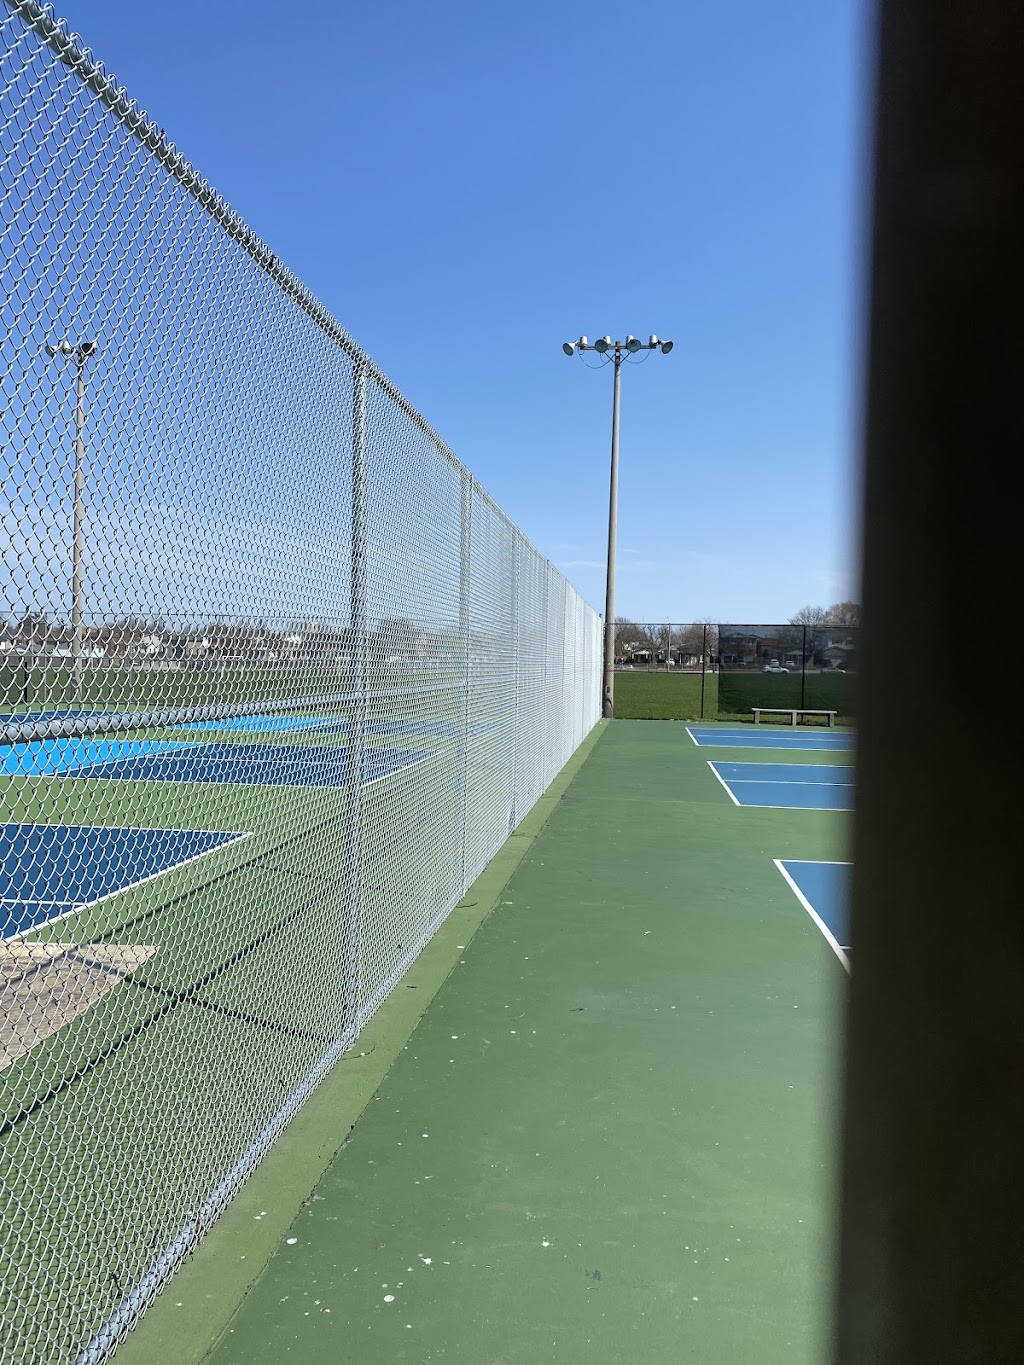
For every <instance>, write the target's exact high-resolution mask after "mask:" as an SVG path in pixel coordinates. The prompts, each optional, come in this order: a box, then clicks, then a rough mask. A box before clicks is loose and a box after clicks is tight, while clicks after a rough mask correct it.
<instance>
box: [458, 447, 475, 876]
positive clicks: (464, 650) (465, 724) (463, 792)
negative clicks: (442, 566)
mask: <svg viewBox="0 0 1024 1365" xmlns="http://www.w3.org/2000/svg"><path fill="white" fill-rule="evenodd" d="M472 531H473V488H472V485H471V483H470V481H469V476H468V475H466V474H463V476H462V506H461V511H460V517H459V669H460V672H461V677H460V686H461V691H462V718H461V722H460V725H459V745H458V756H457V760H456V762H457V767H458V777H457V781H458V786H459V792H458V802H457V805H456V810H457V811H458V821H459V828H458V830H457V832H456V837H457V838H458V840H459V845H460V848H461V854H460V871H459V888H460V892H461V891H465V889H466V838H467V834H468V830H467V825H468V823H469V803H468V799H467V787H468V780H469V772H468V766H469V685H470V672H471V668H472V661H471V651H470V640H469V634H470V611H469V580H470V572H469V571H470V562H469V560H470V554H471V551H472Z"/></svg>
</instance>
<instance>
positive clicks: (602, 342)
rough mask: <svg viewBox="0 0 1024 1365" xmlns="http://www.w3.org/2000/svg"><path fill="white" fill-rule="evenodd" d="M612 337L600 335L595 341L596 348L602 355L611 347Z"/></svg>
mask: <svg viewBox="0 0 1024 1365" xmlns="http://www.w3.org/2000/svg"><path fill="white" fill-rule="evenodd" d="M611 344H612V339H611V337H598V338H597V340H596V341H595V342H594V350H595V351H597V352H598V353H599V354H600V355H605V354H606V353H607V352H608V351H609V350H610V349H611Z"/></svg>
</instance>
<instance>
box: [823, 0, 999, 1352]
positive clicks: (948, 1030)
mask: <svg viewBox="0 0 1024 1365" xmlns="http://www.w3.org/2000/svg"><path fill="white" fill-rule="evenodd" d="M1022 12H1024V11H1022V6H1021V5H1019V4H1012V3H1007V2H1006V0H949V2H948V3H944V4H936V3H934V0H913V2H911V0H882V3H881V5H880V10H879V19H880V23H879V27H878V43H879V49H878V73H877V81H878V88H877V92H876V95H877V106H876V108H877V131H876V136H877V146H876V162H875V167H874V202H873V242H872V260H871V272H872V278H871V306H870V325H869V329H868V331H869V338H868V340H869V364H868V394H867V414H866V469H865V482H864V527H865V530H864V546H863V548H864V560H863V575H864V577H863V608H864V624H863V628H862V632H861V634H862V639H861V646H862V648H861V651H860V658H859V663H858V674H857V677H858V682H859V685H860V690H859V696H858V701H857V714H858V728H859V739H858V756H857V810H856V815H855V820H854V841H853V842H854V847H853V859H854V874H853V926H852V942H853V971H852V977H851V982H850V997H849V1014H848V1044H847V1061H846V1075H845V1095H844V1107H845V1115H844V1136H843V1143H844V1160H843V1176H842V1200H841V1230H840V1244H841V1245H840V1284H839V1293H838V1325H837V1348H836V1356H835V1359H836V1360H837V1361H838V1362H840V1365H867V1362H870V1365H916V1363H917V1362H922V1363H923V1362H927V1365H981V1363H982V1362H984V1363H985V1365H988V1363H989V1362H991V1363H992V1365H996V1362H999V1365H1008V1363H1009V1362H1011V1361H1020V1360H1024V1255H1022V1253H1021V1246H1022V1237H1024V1232H1022V1229H1024V1197H1022V1191H1024V1178H1022V1173H1021V1167H1022V1153H1024V1131H1022V1118H1021V1115H1022V1114H1024V1088H1022V1080H1024V1041H1022V1040H1024V1023H1022V1009H1024V910H1022V906H1024V896H1022V890H1021V888H1022V878H1021V858H1020V842H1021V832H1020V814H1019V807H1020V801H1019V790H1017V791H1013V790H1011V791H1007V784H1008V775H1009V772H1010V771H1015V766H1014V763H1015V761H1014V759H1013V753H1014V751H1015V750H1017V749H1018V748H1019V741H1018V740H1017V738H1016V736H1017V733H1018V731H1019V723H1018V716H1017V711H1016V708H1017V707H1018V706H1019V705H1020V700H1021V698H1020V689H1019V686H1018V681H1019V679H1018V676H1017V674H1016V673H1015V672H1010V671H1009V670H1008V671H1007V672H1006V673H1005V674H1003V673H1000V672H998V671H997V672H995V673H989V674H986V673H984V672H983V671H982V670H983V668H984V661H983V660H982V659H980V658H978V655H977V650H976V648H975V647H974V646H973V642H978V641H987V640H989V639H993V638H995V639H998V640H1006V641H1007V642H1009V641H1010V640H1011V639H1012V638H1015V637H1016V635H1017V633H1018V631H1019V627H1018V617H1019V613H1020V597H1019V591H1018V585H1019V582H1020V559H1019V545H1020V538H1021V526H1020V508H1019V500H1018V499H1017V498H1016V497H1013V496H1007V488H1006V486H1005V484H1004V478H1005V477H1007V474H1006V471H1007V458H1008V457H1009V463H1010V465H1011V466H1012V464H1014V463H1016V462H1017V460H1018V458H1019V454H1020V452H1021V450H1022V448H1024V441H1022V435H1024V433H1022V418H1021V414H1022V411H1024V405H1022V387H1024V379H1022V357H1024V350H1022V337H1024V308H1022V288H1021V284H1022V274H1021V259H1022V253H1024V247H1022V243H1024V223H1022V207H1021V206H1022V199H1021V196H1022V188H1021V187H1022V185H1024V144H1022V130H1024V101H1022V91H1024V71H1022V60H1021V54H1022V53H1024V20H1022ZM904 620H909V621H912V622H913V629H914V638H915V639H916V640H918V641H920V642H922V643H921V646H920V647H919V648H917V649H914V648H908V647H907V642H906V636H905V634H904V635H902V636H901V634H900V630H899V626H900V623H901V622H902V621H904ZM958 623H960V624H961V625H965V626H967V628H968V629H967V638H966V639H965V640H964V642H963V643H962V644H961V642H960V640H959V638H958V637H959V630H958ZM925 641H927V642H929V644H928V645H927V646H925V645H924V643H923V642H925ZM1008 648H1009V644H1008ZM1007 657H1008V658H1009V657H1010V656H1009V654H1008V656H1007ZM994 703H998V704H995V705H994ZM980 716H984V717H985V718H986V721H987V723H986V727H985V733H984V734H980V733H978V731H977V730H975V729H972V725H971V721H972V718H974V717H980Z"/></svg>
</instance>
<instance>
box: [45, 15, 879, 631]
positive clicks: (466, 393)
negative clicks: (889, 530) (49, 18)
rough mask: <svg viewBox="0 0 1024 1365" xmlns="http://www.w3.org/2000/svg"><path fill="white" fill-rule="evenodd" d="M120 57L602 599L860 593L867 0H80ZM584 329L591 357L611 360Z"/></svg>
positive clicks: (310, 278) (693, 613)
mask: <svg viewBox="0 0 1024 1365" xmlns="http://www.w3.org/2000/svg"><path fill="white" fill-rule="evenodd" d="M56 9H57V13H58V15H61V16H62V17H63V18H65V19H66V20H67V22H68V24H69V26H70V27H71V28H72V29H73V30H74V31H76V32H77V33H78V34H79V35H80V37H81V39H82V41H83V42H84V43H85V44H86V45H88V46H89V47H91V48H92V50H93V52H94V54H95V56H97V57H98V58H99V59H101V60H102V61H103V62H104V64H105V66H106V69H107V71H108V72H110V73H111V74H113V75H114V76H115V77H116V78H117V79H118V81H120V82H121V83H122V84H123V85H125V86H126V87H127V89H128V92H129V94H131V95H132V96H133V97H134V98H135V99H136V101H137V102H138V104H139V105H140V106H141V107H142V108H143V109H145V110H146V111H147V112H148V114H149V115H150V117H151V118H152V119H153V120H154V121H155V122H156V123H157V124H158V125H160V126H162V127H164V128H165V129H166V133H167V136H168V138H169V139H170V140H171V141H173V142H174V143H175V144H176V145H177V147H178V149H179V150H180V151H181V152H182V153H183V154H184V155H185V156H186V157H187V158H188V159H189V160H190V161H191V162H192V164H193V165H194V166H195V167H196V169H197V170H198V171H199V172H200V173H201V174H203V175H204V176H205V177H206V178H207V179H208V180H209V181H210V182H211V183H212V184H213V186H214V187H215V188H216V189H217V190H218V191H219V192H220V194H221V195H222V196H223V197H224V198H225V199H226V200H227V201H228V202H229V203H230V204H231V206H232V207H233V208H234V209H236V210H237V212H238V213H240V214H241V215H242V217H243V218H245V219H246V220H247V222H248V223H249V224H250V226H251V227H252V228H253V229H254V231H255V232H256V233H257V234H258V235H259V236H260V237H262V238H263V240H264V241H266V242H267V244H268V245H269V246H270V247H271V248H272V249H273V250H274V251H275V252H276V253H277V255H278V256H279V257H280V258H281V259H282V260H283V261H284V262H285V263H286V264H287V265H288V266H289V267H290V268H291V269H292V270H293V271H294V272H295V273H296V274H297V275H298V276H299V278H300V279H302V280H303V281H304V282H305V283H306V285H307V286H308V287H309V288H310V289H311V290H312V291H313V293H314V294H316V295H317V296H318V297H319V298H320V299H321V300H322V301H323V303H324V304H325V305H326V306H327V308H328V309H329V310H330V311H331V312H332V313H333V314H334V315H335V316H336V317H337V318H338V320H339V321H340V322H341V323H342V325H343V326H344V327H345V328H346V329H347V330H348V331H349V332H350V333H351V334H352V335H353V336H354V337H355V338H356V340H357V341H358V342H359V343H360V344H361V345H362V346H363V347H364V349H365V350H366V351H367V352H368V353H369V354H370V355H371V356H372V357H373V359H374V360H375V361H376V362H377V364H379V365H380V366H381V368H382V369H383V370H385V371H386V372H387V373H388V374H389V375H390V376H391V378H392V379H393V380H394V381H395V382H396V383H397V384H398V385H399V387H400V388H402V389H403V390H404V391H405V393H406V394H407V395H408V397H409V398H410V399H411V400H412V402H413V403H414V404H415V405H416V406H417V407H418V408H419V409H420V410H421V412H423V414H424V415H425V417H426V418H427V420H428V421H429V422H430V424H431V425H432V426H433V427H434V428H435V430H436V431H438V432H439V434H440V435H441V436H442V437H443V438H444V440H445V441H446V442H447V443H448V444H449V445H450V446H451V447H452V449H453V450H454V451H455V452H456V454H457V455H458V456H459V457H460V458H461V459H462V461H463V462H464V463H465V464H466V465H467V467H468V468H469V469H470V470H471V471H472V472H473V473H474V474H475V475H476V477H477V478H478V479H479V480H480V482H481V483H482V484H483V485H484V487H485V488H487V489H488V491H489V492H490V493H491V494H492V495H493V496H494V498H495V499H496V501H497V502H498V503H499V504H500V505H501V506H502V507H503V508H504V509H505V511H506V512H507V513H508V514H509V515H510V516H511V517H512V518H513V520H514V521H516V522H517V523H518V524H519V525H520V526H521V527H522V528H523V530H524V531H525V533H526V534H527V536H528V537H529V538H530V540H532V541H533V543H534V544H535V545H536V546H537V548H538V549H539V550H540V551H541V552H542V553H543V554H545V555H546V556H548V558H550V559H551V560H552V561H553V562H554V563H555V564H557V565H558V566H559V567H560V568H561V569H562V570H563V572H564V573H565V574H566V576H567V577H568V578H569V579H570V581H571V582H572V583H573V584H574V585H575V586H576V587H577V588H578V589H579V590H580V591H581V593H582V594H583V595H584V596H585V597H586V598H587V599H588V600H589V601H590V602H591V603H592V604H593V605H594V607H595V608H596V609H597V610H599V611H600V610H602V609H603V605H604V562H605V551H606V536H607V515H608V465H609V447H610V417H611V393H612V386H611V368H610V367H607V368H604V369H602V370H600V371H590V370H588V369H586V368H585V366H584V364H583V363H582V362H581V361H580V360H579V359H578V358H575V357H574V358H573V359H571V360H570V359H567V358H566V357H565V356H564V355H563V353H562V350H561V343H562V342H563V341H565V340H572V339H574V338H575V337H577V336H579V335H580V333H581V332H583V333H586V334H587V335H588V336H589V337H590V338H591V339H593V338H594V337H596V336H600V335H602V334H605V333H609V334H611V335H612V336H613V337H615V336H618V337H625V335H626V334H627V333H629V332H632V333H635V334H637V335H640V336H642V337H643V338H644V339H646V337H647V335H648V333H650V332H652V331H653V332H656V333H657V334H658V335H659V336H661V337H669V338H671V339H672V340H673V341H674V342H675V350H674V351H673V353H672V354H671V355H670V356H667V357H666V356H662V355H660V354H652V355H651V356H650V357H649V359H648V360H647V362H646V363H645V364H643V365H642V366H640V365H638V366H636V367H629V368H626V369H625V370H624V373H623V386H622V387H623V397H622V436H621V477H620V496H619V542H618V543H619V574H618V579H617V584H618V587H617V609H618V614H619V615H623V616H629V617H631V618H633V619H634V620H653V621H665V620H669V619H671V620H673V621H690V620H697V619H703V618H712V619H716V620H721V621H744V622H745V621H778V620H785V619H787V618H788V617H790V616H791V615H792V614H793V613H794V612H796V611H798V610H799V609H800V608H801V607H803V606H806V605H814V606H827V605H829V604H830V603H831V602H834V601H839V600H842V599H845V598H849V597H853V598H856V597H857V596H858V584H857V567H858V565H857V560H858V553H859V502H860V470H859V440H860V411H859V404H860V387H861V374H862V368H863V367H862V360H861V350H862V339H861V338H862V332H863V325H864V324H863V314H864V309H865V293H866V241H867V205H866V202H865V200H866V186H867V184H868V182H869V176H870V168H869V166H868V164H867V161H868V155H867V151H866V149H867V148H868V147H869V144H870V136H871V130H870V109H869V106H870V89H871V72H870V64H871V63H870V57H871V53H870V38H871V33H870V27H871V20H872V14H873V10H872V7H871V5H869V4H867V3H866V2H865V3H856V2H855V0H825V3H823V2H822V0H780V3H777V4H768V3H765V0H722V3H719V4H703V5H698V4H694V3H686V2H685V0H636V2H635V3H632V4H631V3H628V0H620V2H618V3H613V2H612V0H586V2H585V3H578V2H577V0H519V3H517V4H515V5H499V4H492V3H488V2H487V0H436V3H434V4H432V5H424V4H421V3H413V2H412V0H374V3H372V4H362V5H357V4H353V3H321V4H315V5H302V4H298V5H287V4H281V3H279V0H276V2H275V3H271V2H270V0H250V2H249V3H245V0H219V3H216V4H210V3H205V0H202V2H201V0H146V3H143V4H139V3H138V0H67V4H66V6H65V7H62V6H61V5H60V4H58V5H57V6H56ZM590 358H591V359H594V357H590Z"/></svg>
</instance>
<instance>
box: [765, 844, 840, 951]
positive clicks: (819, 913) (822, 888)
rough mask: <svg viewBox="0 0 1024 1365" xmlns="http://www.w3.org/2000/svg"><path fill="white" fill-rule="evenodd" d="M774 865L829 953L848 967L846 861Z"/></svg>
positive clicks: (780, 860)
mask: <svg viewBox="0 0 1024 1365" xmlns="http://www.w3.org/2000/svg"><path fill="white" fill-rule="evenodd" d="M775 866H776V867H777V868H778V869H779V871H780V872H781V873H782V875H783V876H784V877H785V879H786V881H787V882H788V883H789V885H790V886H791V887H792V889H793V892H794V894H795V895H796V898H797V900H798V901H799V902H800V904H801V905H802V906H803V907H804V909H805V910H806V911H807V913H808V914H809V915H810V917H811V919H812V920H813V921H814V923H815V924H816V925H817V926H818V928H819V929H820V930H821V932H822V933H823V934H824V936H825V939H826V940H827V942H828V944H829V946H830V947H831V948H832V951H833V952H834V953H835V955H836V956H837V957H838V958H839V960H840V962H842V964H843V966H844V967H846V969H847V970H849V968H850V958H851V953H852V948H851V945H850V873H851V866H852V865H851V864H850V863H846V862H814V861H811V860H804V859H792V858H786V859H783V858H776V859H775Z"/></svg>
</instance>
